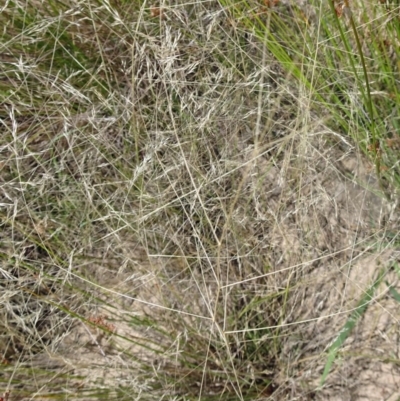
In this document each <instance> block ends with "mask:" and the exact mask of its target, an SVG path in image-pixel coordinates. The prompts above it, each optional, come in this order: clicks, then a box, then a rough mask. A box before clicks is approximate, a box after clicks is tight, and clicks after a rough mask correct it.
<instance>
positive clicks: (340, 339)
mask: <svg viewBox="0 0 400 401" xmlns="http://www.w3.org/2000/svg"><path fill="white" fill-rule="evenodd" d="M383 276H384V270H381V271H380V272H379V275H378V278H377V279H376V280H375V282H374V283H373V284H372V285H371V286H370V287H369V288H368V290H367V291H365V294H364V296H363V297H362V298H361V300H360V301H359V302H358V305H357V307H356V308H355V310H354V311H353V312H352V313H351V315H350V317H349V319H348V320H347V322H346V324H345V325H344V327H343V329H342V330H341V331H340V334H339V335H338V336H337V338H336V340H335V341H334V342H333V344H332V345H331V346H330V347H329V352H328V359H327V361H326V364H325V369H324V372H323V374H322V377H321V382H320V385H321V386H323V385H324V383H325V380H326V378H327V376H328V374H329V372H330V370H331V367H332V365H333V362H334V361H335V359H336V355H337V352H338V350H339V348H340V347H341V346H342V345H343V343H344V342H345V341H346V339H347V337H348V336H349V334H350V333H351V331H352V330H353V328H354V326H355V325H356V323H357V322H358V320H359V319H360V318H361V317H362V315H363V314H364V312H365V311H366V310H367V307H368V305H369V303H370V302H371V300H372V297H373V295H374V292H375V290H376V288H377V287H378V286H379V284H380V283H381V282H382V278H383Z"/></svg>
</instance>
